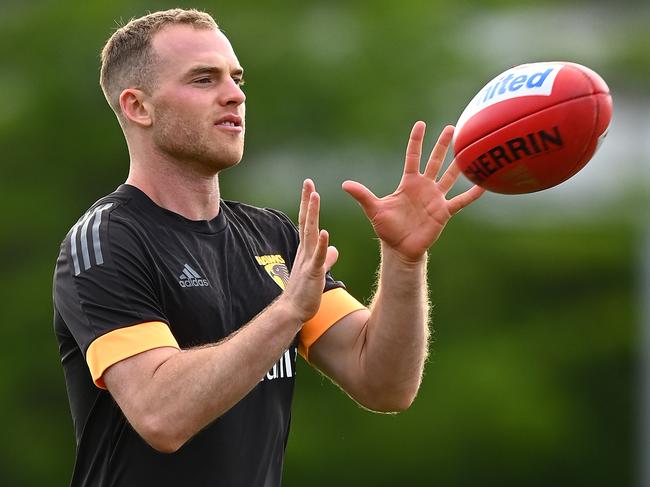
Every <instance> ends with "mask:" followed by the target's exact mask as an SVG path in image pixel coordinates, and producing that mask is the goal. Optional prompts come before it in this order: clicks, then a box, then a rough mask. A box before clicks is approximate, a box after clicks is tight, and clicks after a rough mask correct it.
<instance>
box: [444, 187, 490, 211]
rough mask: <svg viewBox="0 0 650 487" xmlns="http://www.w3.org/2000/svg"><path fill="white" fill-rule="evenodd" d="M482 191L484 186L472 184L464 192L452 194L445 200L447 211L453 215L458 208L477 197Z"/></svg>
mask: <svg viewBox="0 0 650 487" xmlns="http://www.w3.org/2000/svg"><path fill="white" fill-rule="evenodd" d="M483 193H485V188H481V187H480V186H472V187H471V188H470V189H468V190H467V191H465V192H464V193H461V194H459V195H457V196H454V197H453V198H452V199H450V200H449V201H448V202H447V208H448V209H449V213H451V214H452V215H455V214H456V213H458V212H459V211H460V210H462V209H463V208H465V207H466V206H468V205H470V204H471V203H473V202H474V201H476V200H477V199H479V198H480V197H481V196H482V195H483Z"/></svg>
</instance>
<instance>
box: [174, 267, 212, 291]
mask: <svg viewBox="0 0 650 487" xmlns="http://www.w3.org/2000/svg"><path fill="white" fill-rule="evenodd" d="M179 279H180V280H179V281H178V283H179V284H180V285H181V287H206V286H209V285H210V282H209V281H208V280H207V279H204V278H202V277H201V276H200V275H199V273H198V272H196V271H195V270H194V269H192V268H191V267H190V265H189V264H185V267H183V273H182V274H181V275H180V276H179Z"/></svg>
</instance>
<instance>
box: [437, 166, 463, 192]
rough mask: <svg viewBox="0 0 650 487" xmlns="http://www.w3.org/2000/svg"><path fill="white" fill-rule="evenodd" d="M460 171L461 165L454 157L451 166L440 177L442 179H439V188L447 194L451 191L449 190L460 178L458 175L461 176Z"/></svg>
mask: <svg viewBox="0 0 650 487" xmlns="http://www.w3.org/2000/svg"><path fill="white" fill-rule="evenodd" d="M460 172H461V171H460V167H458V164H457V163H456V160H455V159H454V160H453V161H452V163H451V164H450V165H449V167H448V168H447V170H446V171H445V172H444V174H443V175H442V176H441V177H440V180H439V181H438V188H439V189H440V191H441V192H442V194H447V193H448V192H449V190H450V189H451V188H452V186H453V185H454V184H455V183H456V181H457V180H458V176H460Z"/></svg>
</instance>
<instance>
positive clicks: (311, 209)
mask: <svg viewBox="0 0 650 487" xmlns="http://www.w3.org/2000/svg"><path fill="white" fill-rule="evenodd" d="M305 213H306V216H305V223H304V226H303V231H302V236H301V240H300V243H301V244H302V245H303V247H304V248H305V250H306V251H307V252H308V254H307V255H310V254H311V253H312V252H313V250H314V248H315V247H316V246H317V243H318V236H319V230H318V223H319V213H320V195H319V194H318V193H317V192H316V191H312V192H311V193H309V197H308V202H307V210H306V212H305Z"/></svg>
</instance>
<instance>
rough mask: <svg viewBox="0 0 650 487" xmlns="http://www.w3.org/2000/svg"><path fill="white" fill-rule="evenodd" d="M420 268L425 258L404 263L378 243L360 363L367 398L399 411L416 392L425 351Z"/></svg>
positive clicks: (426, 331) (425, 321)
mask: <svg viewBox="0 0 650 487" xmlns="http://www.w3.org/2000/svg"><path fill="white" fill-rule="evenodd" d="M426 269H427V262H426V254H425V255H424V256H423V257H422V260H421V261H419V262H406V261H404V260H403V259H401V258H400V256H398V255H397V254H396V253H394V251H392V250H391V249H390V248H388V247H387V246H386V245H385V244H382V258H381V267H380V272H379V283H378V288H377V292H376V294H375V297H374V299H373V302H372V304H371V306H370V310H371V314H370V317H369V319H368V323H367V326H366V336H365V344H364V347H363V350H362V355H361V365H362V368H363V370H364V375H365V377H366V381H367V383H368V387H369V389H370V390H371V391H373V395H374V396H376V397H379V398H382V399H383V400H386V401H387V402H388V403H390V404H395V405H396V406H398V408H397V409H400V410H401V409H405V408H406V407H408V406H409V405H410V404H411V402H412V401H413V399H414V398H415V395H416V394H417V391H418V389H419V386H420V381H421V378H422V370H423V367H424V362H425V360H426V356H427V351H428V338H429V329H428V291H427V282H426ZM382 409H389V410H390V409H395V408H390V407H389V408H382Z"/></svg>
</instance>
